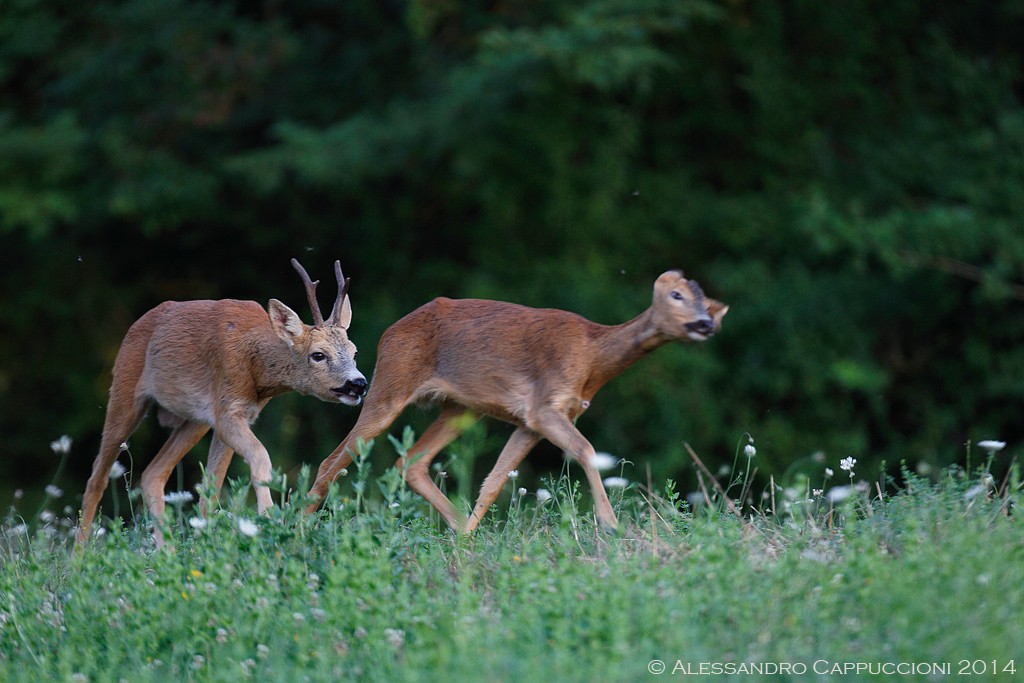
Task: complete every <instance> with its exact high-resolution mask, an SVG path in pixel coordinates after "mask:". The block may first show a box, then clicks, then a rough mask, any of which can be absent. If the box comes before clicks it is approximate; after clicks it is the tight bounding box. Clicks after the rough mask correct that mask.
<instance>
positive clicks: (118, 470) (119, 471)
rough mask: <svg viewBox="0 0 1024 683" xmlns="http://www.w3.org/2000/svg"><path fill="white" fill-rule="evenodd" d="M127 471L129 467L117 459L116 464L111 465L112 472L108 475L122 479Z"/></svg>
mask: <svg viewBox="0 0 1024 683" xmlns="http://www.w3.org/2000/svg"><path fill="white" fill-rule="evenodd" d="M127 471H128V468H127V467H125V466H124V465H122V464H121V463H120V462H118V461H117V460H115V461H114V464H113V465H111V466H110V474H109V475H108V476H110V478H111V479H120V478H121V477H123V476H124V475H125V472H127Z"/></svg>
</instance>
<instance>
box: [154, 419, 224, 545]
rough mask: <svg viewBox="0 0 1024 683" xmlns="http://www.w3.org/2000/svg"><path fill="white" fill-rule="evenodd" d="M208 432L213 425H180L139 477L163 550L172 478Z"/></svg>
mask: <svg viewBox="0 0 1024 683" xmlns="http://www.w3.org/2000/svg"><path fill="white" fill-rule="evenodd" d="M208 431H210V427H209V425H206V424H203V423H202V422H192V421H188V420H186V421H183V422H181V423H179V424H178V426H177V427H175V428H174V431H172V432H171V435H170V436H169V437H168V438H167V441H165V442H164V445H163V446H161V448H160V451H159V452H158V453H157V454H156V457H155V458H153V461H152V462H150V463H149V465H147V466H146V469H145V470H143V471H142V476H140V477H139V486H140V487H141V488H142V500H143V502H144V503H145V504H146V509H147V510H149V514H150V515H151V516H152V517H153V520H154V525H153V537H154V538H155V540H156V545H157V547H158V548H159V547H162V546H163V540H164V539H163V533H162V532H161V529H160V527H161V525H162V524H163V519H164V488H165V487H166V485H167V480H168V479H170V478H171V473H172V472H173V471H174V468H175V467H176V466H177V464H178V463H179V462H181V459H182V458H184V457H185V456H186V455H187V454H188V452H189V451H190V450H192V448H193V447H194V446H195V445H196V444H197V443H199V440H200V439H201V438H203V435H204V434H206V432H208Z"/></svg>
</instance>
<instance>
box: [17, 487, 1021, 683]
mask: <svg viewBox="0 0 1024 683" xmlns="http://www.w3.org/2000/svg"><path fill="white" fill-rule="evenodd" d="M352 478H353V479H354V480H355V486H354V487H353V486H352V484H351V483H350V484H349V485H348V486H349V487H351V490H352V491H354V493H353V494H350V495H349V497H347V498H343V497H342V496H340V495H339V494H338V493H337V492H334V493H333V494H332V497H331V498H330V499H329V502H328V505H327V509H326V510H325V512H324V513H323V514H322V515H321V516H318V517H306V516H304V515H302V514H301V512H299V511H298V509H299V507H300V506H299V505H297V504H296V503H299V502H301V501H296V500H293V501H290V502H291V504H289V505H285V506H282V507H279V508H276V509H275V510H273V512H272V514H270V515H269V516H266V517H261V518H258V519H257V518H256V517H255V514H254V510H253V509H252V508H251V506H249V504H248V503H247V501H246V495H247V491H246V489H245V487H244V486H241V485H240V484H237V483H236V484H234V485H233V493H231V494H230V495H229V496H226V501H225V503H224V506H223V508H222V509H221V510H219V511H218V512H216V513H214V514H212V515H211V516H210V517H209V519H208V520H207V522H206V526H205V528H202V529H198V530H197V529H194V528H193V527H192V526H191V525H190V524H189V523H188V518H189V517H191V516H192V515H194V514H196V513H195V512H194V511H192V510H191V509H186V510H178V511H177V512H176V514H173V515H172V516H171V518H170V519H169V520H168V524H169V525H170V527H171V529H172V532H171V536H172V538H173V543H172V546H173V547H169V548H165V549H164V550H161V551H157V550H155V549H154V548H153V547H152V541H151V540H150V537H149V534H148V533H146V532H145V530H144V529H143V528H142V527H141V525H140V527H139V528H135V527H130V528H116V529H110V530H107V532H106V533H105V534H104V535H103V536H102V537H100V538H98V539H96V541H95V542H94V543H92V544H91V545H90V546H89V547H88V549H87V550H86V551H85V553H84V554H82V555H80V556H75V555H73V554H71V553H70V552H69V547H68V541H67V537H68V532H69V530H70V526H71V521H70V520H61V519H59V518H56V519H49V520H48V521H43V520H42V519H34V520H31V521H30V523H29V524H27V526H28V528H27V529H26V528H21V527H20V525H21V524H23V523H24V522H23V520H21V519H20V518H18V517H17V516H16V514H15V513H13V511H12V515H11V516H9V517H8V519H7V522H6V523H5V524H4V526H3V531H2V535H0V566H2V571H0V681H12V682H13V681H31V682H32V683H36V682H37V681H41V680H47V681H92V682H99V681H119V680H127V681H132V682H135V681H166V680H195V681H238V680H245V679H252V680H259V681H302V680H313V681H328V680H329V681H339V680H354V679H360V680H370V681H434V680H439V679H441V678H442V677H443V678H444V679H446V680H453V681H463V680H465V681H477V680H497V681H514V680H528V681H537V680H548V681H563V680H564V681H635V680H648V679H658V678H674V679H675V678H677V677H678V676H680V675H681V672H680V671H678V670H677V671H676V673H675V675H672V670H673V669H674V668H676V667H678V666H686V667H689V671H690V672H691V673H695V672H699V671H700V669H699V667H701V666H705V667H716V666H717V667H722V668H725V667H726V666H727V665H728V666H735V667H744V666H746V667H750V666H754V667H756V666H761V667H767V669H766V670H767V671H769V672H771V671H775V670H776V669H773V668H771V667H773V666H774V667H776V668H777V669H782V670H783V671H785V669H784V667H785V665H787V664H788V665H791V666H792V667H795V668H796V671H797V672H800V671H801V669H800V667H801V666H803V667H806V673H804V674H802V675H800V674H799V673H797V674H792V675H788V674H786V673H780V674H777V675H774V676H767V677H766V678H768V679H772V680H836V681H840V680H842V681H851V680H858V681H859V680H885V681H892V680H922V681H923V680H945V679H947V678H953V677H956V673H957V672H958V671H959V670H960V669H961V668H962V667H963V666H964V665H965V664H966V665H968V666H971V667H974V670H975V671H978V669H979V668H980V667H985V668H986V670H987V672H988V673H987V675H985V676H977V675H975V676H973V678H975V679H981V680H1019V679H1020V677H1021V676H1024V672H1022V669H1024V528H1022V524H1021V521H1020V516H1019V514H1018V512H1019V511H1018V510H1017V509H1016V508H1014V507H1013V499H1014V497H1019V494H1020V486H1019V484H1018V483H1017V482H1016V479H1015V478H1014V480H1013V481H1010V482H1008V483H1007V484H1006V485H1005V486H1003V487H1001V488H1000V490H995V489H996V488H997V487H995V486H991V487H983V489H982V490H981V492H980V493H978V490H977V489H975V490H974V491H973V492H972V491H971V489H972V488H973V486H975V485H977V484H978V481H970V480H967V479H966V478H965V477H963V476H958V475H957V474H956V473H948V474H947V475H945V476H943V477H942V478H941V480H940V481H938V482H925V481H923V480H919V479H916V478H914V477H912V476H910V475H906V479H905V481H904V482H903V484H902V487H901V489H900V490H898V491H894V492H892V493H890V494H887V495H884V496H879V495H878V493H877V491H876V492H875V493H874V494H873V495H872V494H869V493H866V492H860V493H858V494H856V495H855V496H854V497H852V498H849V499H847V500H846V501H844V502H843V503H842V504H841V506H840V507H835V508H833V507H832V506H831V505H829V504H828V503H827V502H826V501H825V499H824V498H822V497H820V496H818V497H814V496H813V495H812V497H811V499H807V497H803V498H798V499H797V500H792V496H793V494H792V491H791V492H790V494H789V497H790V500H789V505H788V510H789V511H788V512H787V513H785V514H779V515H773V514H767V513H761V512H757V511H750V510H746V511H745V512H744V513H743V517H742V518H741V517H740V516H739V515H738V514H734V513H733V512H731V511H730V510H729V509H728V508H726V507H725V506H723V505H720V504H715V503H714V501H713V504H711V505H705V506H700V507H698V508H697V509H696V510H691V509H689V507H688V506H687V505H686V504H684V503H681V502H680V500H679V497H678V496H677V495H676V494H675V492H674V491H673V487H672V486H671V484H669V485H668V486H665V487H663V490H662V491H661V492H660V494H659V495H653V494H651V493H650V492H648V491H646V490H644V489H643V488H641V487H637V486H636V485H635V484H634V485H632V486H631V487H630V488H627V489H625V490H624V491H621V492H620V491H616V492H615V495H613V502H614V503H615V505H616V508H617V512H618V514H619V516H620V525H621V528H620V530H619V531H618V532H617V533H615V534H608V533H606V532H602V531H600V530H599V529H597V528H595V525H594V524H593V522H592V515H591V514H590V508H589V505H588V504H586V503H583V502H581V496H580V495H579V493H578V485H577V484H576V483H574V482H575V481H576V480H575V478H568V477H563V478H561V479H560V480H558V481H555V482H552V483H551V484H550V486H549V488H550V489H551V491H552V493H553V494H554V496H553V498H552V499H550V500H548V501H546V502H543V503H542V502H539V501H538V499H537V497H536V495H535V494H534V493H532V492H531V493H528V494H527V495H526V496H522V497H521V496H518V495H515V496H513V498H512V500H511V501H510V502H508V503H507V504H506V505H503V506H502V508H501V509H500V510H496V511H493V512H492V515H491V516H490V517H489V519H488V520H486V521H485V523H484V525H483V526H482V528H481V529H480V530H479V532H478V533H476V534H475V535H473V536H472V537H469V538H456V537H453V536H452V535H450V534H449V533H447V532H444V531H442V530H441V529H440V527H439V525H438V523H437V521H436V520H435V519H433V518H432V517H431V516H430V515H429V514H428V508H427V507H426V506H425V504H424V503H423V502H422V501H421V500H420V499H419V498H418V497H416V496H414V495H412V494H410V493H409V492H407V491H406V490H405V489H404V488H403V487H402V485H401V483H400V478H399V477H398V476H397V475H396V474H394V473H390V474H389V475H387V476H385V477H383V478H382V479H381V480H380V481H379V482H374V481H373V480H368V477H367V476H365V475H363V474H361V473H360V472H358V471H357V472H356V473H354V475H353V476H352ZM375 483H376V484H377V486H376V487H374V484H375ZM299 490H305V489H304V488H303V483H302V482H300V483H299ZM371 490H372V493H373V495H370V493H371ZM778 493H779V496H780V497H785V496H786V492H784V491H781V490H780V491H778ZM285 497H287V494H285ZM709 497H710V498H712V499H715V501H718V500H720V498H719V496H718V495H717V494H715V493H714V491H713V490H712V492H710V494H709ZM766 509H770V508H766ZM47 518H48V516H47ZM241 519H246V520H250V521H254V522H255V523H256V533H255V535H253V536H248V535H245V534H242V533H240V531H239V521H240V520H241ZM655 659H657V660H661V661H663V662H665V665H666V667H667V669H668V670H667V672H666V673H665V674H662V675H661V676H656V675H652V674H650V673H648V666H649V662H651V660H655ZM922 663H923V664H924V665H925V666H927V667H929V668H931V669H932V675H931V676H926V675H916V676H915V675H910V674H906V672H907V671H908V669H906V668H904V669H902V671H903V672H904V674H906V675H901V674H900V673H895V672H894V671H896V670H894V669H890V670H887V673H885V672H882V673H872V671H871V670H866V671H865V670H861V671H860V672H849V673H846V674H839V673H835V671H836V669H835V668H834V667H836V666H846V665H850V666H855V665H857V664H861V665H865V666H866V665H869V664H870V665H872V666H875V667H880V666H882V665H883V664H889V665H891V666H893V667H894V666H896V665H902V666H904V667H907V666H911V665H918V664H922ZM993 663H995V667H996V668H998V669H1000V670H1002V669H1004V668H1006V667H1014V669H1015V671H1016V675H1011V673H1010V671H1009V670H1007V671H1006V672H1001V673H999V674H997V675H996V676H993V675H992V673H991V671H992V667H993ZM933 665H934V666H943V667H949V670H950V671H951V675H949V676H946V675H935V670H934V666H933ZM739 670H740V671H742V668H740V669H739ZM816 670H817V671H821V670H826V671H831V672H832V673H825V674H822V675H818V674H816V673H815V671H816ZM941 670H942V669H940V671H941ZM727 671H731V669H727ZM758 678H759V677H758V676H753V677H750V676H746V675H740V674H736V675H728V674H723V675H719V676H714V679H715V680H756V679H758Z"/></svg>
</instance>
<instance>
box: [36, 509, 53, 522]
mask: <svg viewBox="0 0 1024 683" xmlns="http://www.w3.org/2000/svg"><path fill="white" fill-rule="evenodd" d="M55 517H56V515H54V514H53V513H52V512H50V511H49V510H43V511H42V512H40V513H39V519H41V520H42V521H43V522H46V523H50V522H52V521H53V520H54V518H55Z"/></svg>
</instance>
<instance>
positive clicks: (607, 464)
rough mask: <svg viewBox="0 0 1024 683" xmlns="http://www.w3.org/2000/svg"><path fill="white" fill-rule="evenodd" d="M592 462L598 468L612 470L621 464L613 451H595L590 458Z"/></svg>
mask: <svg viewBox="0 0 1024 683" xmlns="http://www.w3.org/2000/svg"><path fill="white" fill-rule="evenodd" d="M590 462H591V464H592V465H593V466H594V467H596V468H597V469H599V470H601V471H602V472H603V471H604V470H610V469H612V468H614V467H615V466H616V465H618V464H619V459H618V458H616V457H615V456H614V455H612V454H611V453H600V452H598V453H594V457H593V458H591V459H590Z"/></svg>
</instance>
